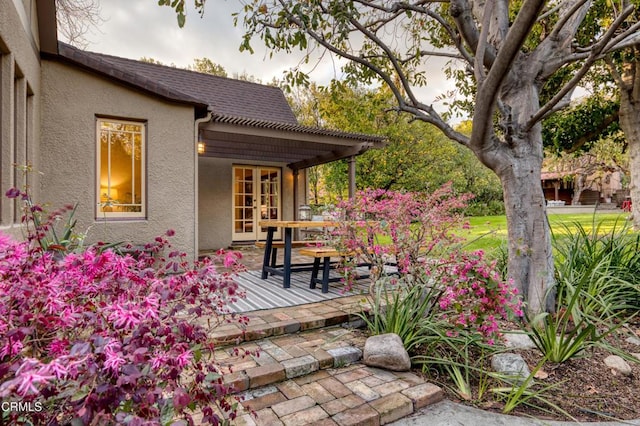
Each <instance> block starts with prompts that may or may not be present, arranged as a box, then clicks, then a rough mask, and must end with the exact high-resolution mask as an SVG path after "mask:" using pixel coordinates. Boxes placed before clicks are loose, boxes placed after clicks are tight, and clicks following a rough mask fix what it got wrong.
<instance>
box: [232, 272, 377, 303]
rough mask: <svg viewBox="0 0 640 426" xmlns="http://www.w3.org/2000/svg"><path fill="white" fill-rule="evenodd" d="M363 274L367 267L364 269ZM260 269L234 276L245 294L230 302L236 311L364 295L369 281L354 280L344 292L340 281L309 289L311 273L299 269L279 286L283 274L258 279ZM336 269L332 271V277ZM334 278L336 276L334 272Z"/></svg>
mask: <svg viewBox="0 0 640 426" xmlns="http://www.w3.org/2000/svg"><path fill="white" fill-rule="evenodd" d="M363 273H366V268H365V269H364V270H363ZM260 274H261V272H260V271H247V272H242V273H240V274H239V275H238V276H237V277H236V281H237V282H238V285H239V286H240V289H241V290H244V291H245V292H246V294H247V297H246V298H245V299H240V300H238V301H237V302H236V303H234V304H232V305H231V309H232V310H233V311H235V312H250V311H257V310H262V309H274V308H281V307H286V306H297V305H304V304H306V303H316V302H322V301H324V300H330V299H335V298H337V297H345V296H352V295H354V294H364V293H366V292H367V291H368V285H369V280H368V279H364V280H360V281H358V282H356V283H355V284H354V286H353V288H352V290H351V291H349V292H345V291H344V285H343V284H342V283H340V282H336V283H333V285H330V286H329V292H328V293H322V289H321V288H320V286H318V287H316V288H315V289H311V288H309V280H310V278H311V274H310V273H309V272H298V273H293V274H291V288H287V289H285V288H283V287H282V277H278V276H269V278H267V279H266V280H263V279H261V278H260ZM334 274H335V272H333V273H332V276H334ZM335 276H336V277H337V276H338V275H335Z"/></svg>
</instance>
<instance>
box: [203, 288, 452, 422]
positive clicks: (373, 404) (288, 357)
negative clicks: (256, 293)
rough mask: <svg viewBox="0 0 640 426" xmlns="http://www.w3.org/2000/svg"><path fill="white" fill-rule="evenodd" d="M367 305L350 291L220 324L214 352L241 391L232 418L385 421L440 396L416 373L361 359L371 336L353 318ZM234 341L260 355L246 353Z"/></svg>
mask: <svg viewBox="0 0 640 426" xmlns="http://www.w3.org/2000/svg"><path fill="white" fill-rule="evenodd" d="M363 310H365V311H366V310H368V304H367V303H366V299H365V298H364V297H363V296H349V297H343V298H338V299H333V300H328V301H325V302H321V303H314V304H310V305H301V306H296V307H288V308H279V309H272V310H264V311H256V312H250V313H248V315H247V316H248V317H249V318H250V323H249V326H248V327H247V330H246V331H245V332H243V331H242V330H240V329H239V328H238V327H237V326H235V325H225V326H222V327H219V328H217V329H216V330H215V332H214V333H213V335H214V337H215V338H216V340H217V341H218V343H219V347H218V349H217V350H216V352H215V357H216V359H217V361H218V362H219V363H220V365H221V366H222V369H223V372H224V373H225V374H224V379H225V382H226V383H227V384H232V385H233V386H234V388H235V390H236V392H237V393H238V395H239V396H241V397H242V403H241V406H240V410H239V413H238V414H239V416H238V418H236V419H235V420H234V421H233V422H232V424H236V425H291V426H297V425H306V424H314V425H318V426H319V425H341V426H344V425H382V424H386V423H389V422H392V421H395V420H397V419H400V418H402V417H404V416H407V415H409V414H412V413H413V412H415V411H416V410H418V409H420V408H422V407H425V406H427V405H430V404H433V403H435V402H438V401H440V400H442V398H443V392H442V390H441V389H440V388H439V387H437V386H435V385H433V384H431V383H428V382H425V381H424V379H422V378H421V377H420V376H418V375H417V374H414V373H411V372H391V371H385V370H381V369H377V368H370V367H367V366H365V365H363V364H361V363H360V359H361V356H362V349H363V347H364V342H365V338H366V336H365V335H364V333H363V332H362V330H359V329H357V328H354V326H359V325H361V324H362V323H361V319H360V318H359V317H358V316H357V315H356V313H357V312H361V311H363ZM225 345H226V346H225ZM232 345H238V347H239V348H240V349H242V350H246V351H250V352H252V353H254V352H257V355H250V356H244V357H243V356H241V355H238V353H237V352H236V351H235V350H234V346H232ZM242 352H243V351H241V353H242ZM252 412H253V413H255V414H256V415H255V416H254V415H252Z"/></svg>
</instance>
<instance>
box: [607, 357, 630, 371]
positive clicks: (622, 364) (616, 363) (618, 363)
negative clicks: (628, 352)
mask: <svg viewBox="0 0 640 426" xmlns="http://www.w3.org/2000/svg"><path fill="white" fill-rule="evenodd" d="M604 364H605V365H606V366H607V367H609V368H610V369H612V370H614V371H615V372H618V373H620V374H623V375H625V376H630V375H631V373H632V371H631V366H630V365H629V363H628V362H627V361H625V360H624V359H622V358H621V357H619V356H618V355H609V356H608V357H606V358H605V359H604Z"/></svg>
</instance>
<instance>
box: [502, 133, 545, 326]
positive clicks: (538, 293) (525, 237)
mask: <svg viewBox="0 0 640 426" xmlns="http://www.w3.org/2000/svg"><path fill="white" fill-rule="evenodd" d="M531 142H532V143H531V144H527V147H528V149H526V150H522V151H521V152H519V153H518V155H516V156H514V157H513V159H512V161H511V164H510V165H509V167H505V168H502V169H500V170H499V171H498V175H499V177H500V180H501V182H502V188H503V191H504V206H505V211H506V215H507V218H509V220H507V224H508V225H507V229H508V232H509V264H508V271H509V273H508V275H509V279H510V280H513V285H514V286H515V287H516V288H517V289H518V290H519V291H520V292H521V294H522V295H523V296H524V298H525V300H527V302H528V307H527V309H528V311H529V312H530V313H531V314H535V313H539V312H542V311H544V310H552V309H553V303H554V297H553V294H552V293H551V292H550V290H549V289H550V288H552V287H553V286H554V278H553V270H554V265H553V256H552V251H551V233H550V229H549V223H548V221H547V215H546V206H545V199H544V193H543V190H542V185H541V184H540V170H541V168H542V153H539V154H537V153H535V152H532V148H531V147H532V146H535V145H538V144H539V143H540V142H535V141H531ZM533 149H535V148H533ZM527 242H530V243H529V244H527Z"/></svg>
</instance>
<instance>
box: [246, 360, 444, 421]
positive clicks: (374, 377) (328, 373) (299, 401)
mask: <svg viewBox="0 0 640 426" xmlns="http://www.w3.org/2000/svg"><path fill="white" fill-rule="evenodd" d="M240 396H241V397H242V398H243V401H242V402H241V408H240V412H239V416H238V418H237V419H236V420H235V422H234V424H236V425H258V426H259V425H291V426H300V425H307V424H314V425H318V424H320V425H340V426H347V425H384V424H387V423H390V422H393V421H395V420H398V419H400V418H402V417H405V416H408V415H410V414H412V413H413V412H415V411H416V410H418V409H420V408H422V407H425V406H427V405H430V404H434V403H436V402H439V401H441V400H442V399H443V396H444V393H443V391H442V389H440V388H439V387H438V386H436V385H433V384H431V383H428V382H426V381H425V380H424V379H423V378H422V377H420V376H419V375H417V374H414V373H407V372H405V373H396V372H391V371H386V370H381V369H378V368H371V367H367V366H365V365H362V364H353V365H350V366H347V367H342V368H329V369H326V370H322V371H317V372H315V373H313V374H310V375H306V376H303V377H297V378H294V379H289V380H285V381H282V382H279V383H277V384H275V385H268V386H263V387H260V388H257V389H249V390H246V391H244V392H242V393H240ZM252 412H254V413H255V416H254V415H252V414H251V413H252Z"/></svg>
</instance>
